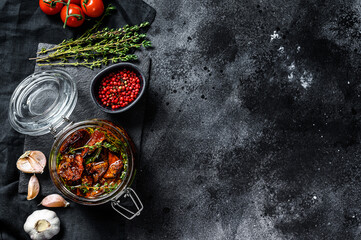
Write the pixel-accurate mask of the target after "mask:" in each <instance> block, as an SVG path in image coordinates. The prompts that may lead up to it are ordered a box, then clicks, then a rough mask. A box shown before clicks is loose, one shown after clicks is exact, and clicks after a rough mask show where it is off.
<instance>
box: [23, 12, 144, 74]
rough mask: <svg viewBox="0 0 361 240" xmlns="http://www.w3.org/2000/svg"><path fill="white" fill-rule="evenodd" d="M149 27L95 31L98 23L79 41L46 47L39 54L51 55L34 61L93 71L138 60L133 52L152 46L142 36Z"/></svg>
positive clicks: (67, 41)
mask: <svg viewBox="0 0 361 240" xmlns="http://www.w3.org/2000/svg"><path fill="white" fill-rule="evenodd" d="M109 11H110V10H109ZM104 15H105V14H104ZM99 22H101V21H99ZM147 26H149V23H148V22H144V23H141V24H140V25H134V26H129V25H126V26H124V27H123V28H119V29H110V28H104V29H102V30H99V31H97V32H93V31H95V30H96V29H97V28H98V27H99V24H98V25H97V24H96V25H95V26H94V27H93V28H91V29H90V30H89V31H88V32H86V33H84V34H83V35H82V36H81V37H79V38H78V39H75V40H73V39H70V40H64V41H63V42H62V43H60V44H59V45H57V46H55V47H53V48H50V49H45V48H43V49H42V50H41V51H40V52H39V53H38V54H39V55H43V54H46V53H48V55H47V56H40V57H36V58H30V60H36V62H37V63H38V65H39V66H45V65H48V66H49V65H50V66H83V67H88V68H90V69H93V68H95V67H101V66H102V65H107V64H108V63H117V62H122V61H131V60H136V59H137V56H136V55H135V54H131V53H130V52H131V50H133V49H138V48H140V47H144V48H148V47H151V42H150V41H149V40H147V39H146V34H144V33H139V31H140V30H141V29H142V28H144V27H147Z"/></svg>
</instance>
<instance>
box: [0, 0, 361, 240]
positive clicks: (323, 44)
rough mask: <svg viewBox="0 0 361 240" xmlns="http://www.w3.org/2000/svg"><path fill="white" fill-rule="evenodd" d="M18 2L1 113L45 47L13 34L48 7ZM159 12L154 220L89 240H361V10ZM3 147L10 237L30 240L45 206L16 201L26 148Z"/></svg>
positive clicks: (299, 4) (149, 141)
mask: <svg viewBox="0 0 361 240" xmlns="http://www.w3.org/2000/svg"><path fill="white" fill-rule="evenodd" d="M8 2H9V1H2V2H1V3H0V7H1V9H2V11H1V13H2V14H1V16H0V19H1V24H2V25H1V35H0V37H1V42H0V43H1V44H2V45H1V49H5V48H6V50H5V52H4V50H3V51H2V52H1V54H2V56H1V58H0V59H1V61H2V62H1V63H2V64H3V63H6V62H8V61H11V62H12V65H10V66H8V68H5V67H2V68H1V70H2V72H3V73H2V74H1V81H2V83H3V88H1V93H2V94H1V102H2V103H3V102H6V101H7V100H8V98H9V94H11V92H12V90H13V87H8V86H11V85H8V83H11V82H13V81H15V82H19V81H20V80H21V79H22V77H23V75H24V74H25V73H31V72H32V70H33V66H32V65H31V64H26V65H17V61H16V59H15V57H14V56H13V54H12V53H13V52H14V51H15V52H16V51H18V49H20V48H21V46H22V44H24V42H26V41H25V40H26V37H29V38H32V37H33V36H30V35H27V32H26V29H24V28H18V29H15V30H14V29H11V30H9V29H6V28H3V23H6V22H14V21H21V20H19V11H20V13H21V9H23V8H25V6H26V5H27V7H28V8H31V9H34V11H35V9H36V8H37V6H34V3H31V1H27V2H26V3H24V4H21V7H20V10H19V9H17V8H12V7H9V6H12V5H13V4H11V5H9V4H8ZM12 2H14V1H12ZM15 2H16V1H15ZM146 2H147V3H148V4H149V5H150V6H152V7H153V8H154V9H155V10H156V11H157V17H156V18H155V21H154V22H153V24H152V26H151V28H150V30H149V32H148V33H149V38H150V40H151V41H152V42H153V45H154V46H155V47H154V49H153V50H152V51H148V52H146V53H143V54H144V55H145V56H150V57H151V58H152V60H153V61H152V62H153V66H152V81H151V84H150V86H149V89H148V96H147V105H146V109H147V110H146V117H145V126H144V132H143V144H142V148H141V153H142V158H141V159H140V168H139V171H138V174H137V179H136V187H135V188H136V191H137V192H138V194H139V195H140V197H141V199H142V200H143V203H144V205H145V209H144V211H143V212H142V214H141V216H139V217H137V218H136V219H135V220H133V221H131V222H126V221H124V220H122V219H121V218H119V222H118V221H114V225H113V226H110V227H107V228H106V229H104V228H102V226H101V220H99V225H97V226H94V228H92V229H91V230H89V231H93V232H95V235H96V236H99V234H104V239H360V238H361V225H360V218H361V207H360V206H361V198H360V195H361V186H360V179H361V167H360V166H361V165H360V164H361V159H360V157H361V150H360V130H361V129H360V128H361V126H360V114H361V102H360V100H361V85H360V84H361V80H360V76H361V69H360V66H361V63H360V61H361V59H360V52H361V48H360V39H361V34H360V30H361V12H360V10H361V3H360V2H359V1H337V0H332V1H304V0H299V1H296V0H295V1H282V0H273V1H247V0H245V1H235V0H234V1H231V0H229V1H217V0H206V1H200V2H195V1H186V0H179V1H174V2H173V1H172V2H170V1H165V0H158V1H153V0H146ZM39 14H40V13H39ZM31 19H33V20H32V21H35V22H36V23H38V22H37V20H36V18H31ZM43 24H46V26H48V25H49V24H48V23H47V22H45V23H43ZM62 34H63V33H62V32H59V35H56V36H54V38H56V37H59V38H60V39H63V38H64V37H68V35H66V34H67V33H65V34H64V35H62ZM54 35H55V34H54ZM18 36H19V37H21V41H20V40H19V41H18V42H15V43H9V41H3V39H4V40H6V39H8V38H9V37H10V38H11V39H17V37H18ZM55 40H58V39H54V41H55ZM4 43H5V44H4ZM6 44H10V45H6ZM2 112H6V109H5V108H2ZM5 124H7V123H5ZM0 137H1V159H0V164H1V168H0V171H1V172H0V173H1V175H2V177H1V178H0V179H1V184H2V188H1V192H0V194H1V198H0V204H1V205H0V207H1V208H0V211H1V215H0V221H1V222H0V223H1V225H0V229H1V230H2V231H1V232H2V237H3V238H4V239H9V238H10V237H8V235H13V236H21V237H24V236H25V235H24V234H23V232H22V224H23V222H24V221H25V218H26V216H27V215H29V214H30V213H31V212H32V211H34V210H35V209H34V208H31V207H29V206H28V205H27V204H26V203H24V202H22V201H20V198H21V197H22V196H19V195H18V193H17V192H13V191H12V189H17V175H18V174H17V170H16V168H15V167H14V166H15V161H16V159H17V157H18V153H19V152H21V151H22V147H21V144H22V140H23V137H22V136H20V135H15V134H13V131H12V130H11V129H10V128H9V127H8V126H7V125H5V127H4V129H2V130H1V135H0ZM9 173H11V174H9ZM8 175H9V176H10V177H3V176H8ZM19 203H21V204H19ZM15 218H18V219H19V220H18V222H16V223H15V222H14V221H11V220H10V219H15ZM62 221H66V220H65V219H62ZM83 221H88V220H87V219H84V220H83ZM92 221H94V222H96V220H94V219H93V220H92ZM113 228H114V229H120V230H118V231H120V233H121V234H119V235H112V230H111V229H113ZM65 231H67V230H66V229H65ZM74 231H75V230H74ZM118 231H117V232H118ZM67 236H71V235H67ZM69 239H71V238H69Z"/></svg>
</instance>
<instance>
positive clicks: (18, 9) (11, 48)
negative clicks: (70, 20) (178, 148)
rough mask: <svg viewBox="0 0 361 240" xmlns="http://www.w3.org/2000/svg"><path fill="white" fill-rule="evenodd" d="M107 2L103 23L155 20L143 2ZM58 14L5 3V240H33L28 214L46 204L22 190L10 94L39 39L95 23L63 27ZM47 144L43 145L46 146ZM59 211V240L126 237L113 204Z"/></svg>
mask: <svg viewBox="0 0 361 240" xmlns="http://www.w3.org/2000/svg"><path fill="white" fill-rule="evenodd" d="M104 3H105V4H108V3H112V4H113V5H115V7H116V8H117V10H116V11H115V12H114V13H113V14H112V15H111V16H109V17H107V19H106V20H105V21H104V26H108V27H119V26H123V25H125V24H130V25H134V24H139V23H141V22H144V21H148V22H150V23H152V22H153V20H154V17H155V10H154V9H153V8H151V7H150V6H149V5H148V4H146V3H144V2H143V1H142V0H104ZM59 18H60V17H59V16H58V15H55V16H48V15H45V14H44V13H43V12H42V11H41V10H40V8H39V6H38V2H37V1H34V0H1V1H0V22H1V24H0V71H1V74H0V80H1V83H2V87H1V88H0V113H1V114H0V126H1V128H0V239H29V237H28V235H27V234H26V233H25V232H24V230H23V224H24V222H25V220H26V218H27V216H28V215H30V214H31V213H32V212H33V211H34V210H36V209H41V208H42V207H40V206H37V204H38V203H39V199H37V200H35V201H34V200H32V201H27V200H26V198H25V194H24V193H22V194H19V190H21V187H20V186H19V171H18V170H17V169H16V160H17V158H18V157H19V156H20V155H21V154H22V152H23V148H24V140H25V136H24V135H22V134H19V133H17V132H16V131H14V130H13V129H12V128H11V127H10V124H9V121H8V119H7V112H8V106H9V100H10V96H11V94H12V92H13V90H14V89H15V87H16V86H17V85H18V84H19V83H20V81H21V80H23V79H24V78H25V77H26V76H28V75H29V74H31V73H32V72H34V66H35V63H34V62H30V61H29V60H28V58H30V57H34V56H35V55H36V50H37V47H38V44H39V43H40V42H47V43H52V44H56V43H59V42H61V41H62V40H63V39H68V38H73V37H76V36H79V35H81V34H82V33H83V32H84V31H85V29H86V28H87V27H89V26H91V25H92V24H93V23H94V22H93V23H92V22H90V21H89V22H88V21H87V22H86V23H85V25H84V26H83V27H81V28H77V29H71V28H66V29H63V27H62V24H61V22H59V21H60V19H59ZM78 104H79V103H78ZM112 117H114V118H118V117H119V116H112ZM123 117H126V116H125V115H124V116H123ZM119 118H120V117H119ZM115 121H116V120H115ZM123 125H124V127H125V128H128V126H126V125H125V124H123ZM128 131H129V132H131V130H128ZM130 134H132V133H130ZM133 138H135V137H134V134H133ZM52 142H53V139H49V143H48V144H49V145H47V146H51V144H52ZM47 146H45V145H44V146H39V148H43V149H46V148H47ZM44 151H46V150H44ZM44 177H45V175H44ZM39 178H40V177H39ZM40 181H42V179H40ZM45 190H46V189H45V188H44V189H42V191H45ZM41 194H43V192H41ZM54 210H55V212H56V213H57V214H58V216H59V217H60V219H61V221H62V222H61V229H62V230H61V232H60V234H59V235H58V236H57V237H56V238H54V239H125V238H126V237H127V230H126V228H127V221H125V220H123V218H122V217H121V216H120V215H118V214H116V213H114V211H113V210H112V209H111V207H110V206H108V205H104V206H99V207H90V208H89V207H87V206H80V205H76V204H71V206H70V208H69V209H54Z"/></svg>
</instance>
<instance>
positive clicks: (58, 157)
mask: <svg viewBox="0 0 361 240" xmlns="http://www.w3.org/2000/svg"><path fill="white" fill-rule="evenodd" d="M61 159H62V157H61V154H60V153H58V156H56V166H59V164H60V162H61Z"/></svg>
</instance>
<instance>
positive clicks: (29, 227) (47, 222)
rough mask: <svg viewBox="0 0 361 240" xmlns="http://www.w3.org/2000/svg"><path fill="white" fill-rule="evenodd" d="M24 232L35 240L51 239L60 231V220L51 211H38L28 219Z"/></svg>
mask: <svg viewBox="0 0 361 240" xmlns="http://www.w3.org/2000/svg"><path fill="white" fill-rule="evenodd" d="M24 230H25V232H27V233H28V234H29V235H30V238H31V239H33V240H43V239H51V238H52V237H54V236H55V235H56V234H58V233H59V231H60V220H59V218H58V216H57V215H56V213H55V212H53V211H51V210H47V209H43V210H37V211H35V212H33V213H32V214H31V215H30V216H29V217H28V218H27V219H26V222H25V224H24Z"/></svg>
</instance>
